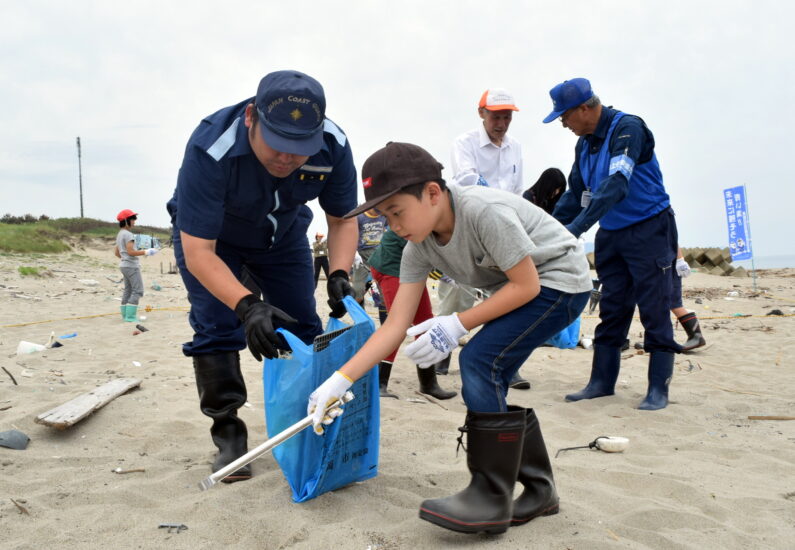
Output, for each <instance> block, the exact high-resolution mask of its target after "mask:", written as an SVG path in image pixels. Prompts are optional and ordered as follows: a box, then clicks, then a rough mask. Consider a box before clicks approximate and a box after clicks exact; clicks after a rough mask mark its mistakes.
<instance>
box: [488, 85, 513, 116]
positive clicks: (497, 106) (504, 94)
mask: <svg viewBox="0 0 795 550" xmlns="http://www.w3.org/2000/svg"><path fill="white" fill-rule="evenodd" d="M514 103H515V102H514V100H513V96H512V95H511V94H510V92H508V91H507V90H503V89H502V88H491V89H489V90H486V91H485V92H483V95H482V96H480V102H479V103H478V108H481V109H486V110H488V111H518V110H519V108H518V107H516V105H515V104H514Z"/></svg>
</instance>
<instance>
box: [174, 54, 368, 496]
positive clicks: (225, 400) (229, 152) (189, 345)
mask: <svg viewBox="0 0 795 550" xmlns="http://www.w3.org/2000/svg"><path fill="white" fill-rule="evenodd" d="M316 198H317V199H318V200H319V203H320V207H321V208H322V209H323V211H324V212H325V215H326V223H327V227H328V249H329V269H330V270H331V273H330V274H329V276H328V281H327V285H326V288H327V291H328V296H329V300H328V304H329V306H330V308H331V315H332V316H335V317H341V316H342V315H344V314H345V313H346V309H345V305H344V303H343V298H344V297H345V296H346V295H349V294H351V292H352V291H351V286H350V283H349V277H348V271H349V270H350V266H351V265H352V263H353V255H354V254H355V252H356V239H357V228H356V221H355V220H344V219H342V216H343V215H344V214H345V213H346V212H348V211H349V210H350V209H351V208H353V207H354V206H355V205H356V169H355V167H354V164H353V155H352V153H351V147H350V143H349V141H348V138H347V136H346V135H345V133H344V132H343V131H342V129H340V127H339V126H337V125H336V124H335V123H334V122H332V121H331V120H329V119H328V118H326V98H325V93H324V91H323V87H322V86H321V84H320V83H319V82H318V81H317V80H315V79H314V78H312V77H311V76H309V75H307V74H304V73H301V72H299V71H293V70H285V71H276V72H272V73H270V74H268V75H266V76H265V77H264V78H262V80H261V81H260V83H259V86H258V88H257V93H256V96H254V97H250V98H248V99H244V100H243V101H241V102H239V103H237V104H236V105H232V106H230V107H225V108H223V109H221V110H219V111H216V112H215V113H213V114H211V115H209V116H207V117H205V118H204V120H202V121H201V122H200V123H199V125H198V127H197V128H196V129H195V130H194V132H193V134H192V135H191V137H190V139H189V141H188V144H187V147H186V148H185V156H184V159H183V161H182V166H181V168H180V171H179V175H178V177H177V186H176V189H175V191H174V196H173V197H172V198H171V200H170V201H169V202H168V205H167V208H168V212H169V213H170V214H171V221H172V224H173V226H174V253H175V256H176V259H177V264H178V265H179V267H180V274H181V275H182V279H183V281H184V283H185V288H186V289H187V291H188V298H189V300H190V306H191V310H190V316H189V321H190V325H191V328H192V329H193V332H194V334H193V338H192V339H191V341H189V342H186V343H185V344H183V347H182V352H183V353H184V354H185V355H186V356H188V357H190V358H191V359H192V361H193V369H194V374H195V376H196V387H197V389H198V393H199V408H200V409H201V411H202V413H203V414H205V415H206V416H208V417H209V418H210V419H212V425H211V427H210V435H211V437H212V440H213V443H214V444H215V446H216V447H217V448H218V454H217V456H216V458H215V460H214V462H213V465H212V469H213V471H214V472H216V471H218V470H219V469H221V468H223V467H224V466H226V465H227V464H229V463H231V462H233V461H234V460H236V459H237V458H239V457H240V456H242V455H243V454H245V453H246V452H247V451H248V430H247V428H246V424H245V422H243V420H242V419H241V418H240V417H239V416H238V414H237V410H238V409H239V408H240V407H242V406H243V404H244V403H245V402H246V398H247V391H246V384H245V380H244V378H243V374H242V371H241V368H240V354H239V351H240V350H242V349H245V348H246V347H248V348H249V350H250V351H251V354H252V355H253V356H254V358H255V359H256V360H257V361H258V362H259V361H262V358H263V357H265V358H274V357H277V356H278V353H279V350H280V349H284V348H285V347H286V343H284V341H283V340H282V339H281V338H280V337H279V335H278V334H277V333H276V330H277V329H278V328H281V327H289V328H290V331H291V332H292V333H293V334H295V335H296V336H297V337H298V338H300V339H301V340H302V341H303V342H305V343H307V344H310V343H311V342H312V340H313V339H314V338H315V337H316V336H317V335H319V334H320V333H321V332H322V330H323V327H322V324H321V322H320V317H319V316H318V314H317V307H316V304H315V298H314V280H313V275H312V268H313V262H312V251H311V249H310V247H309V241H308V239H307V229H308V227H309V224H310V223H311V221H312V211H311V210H310V208H309V207H308V206H307V205H306V203H307V202H308V201H311V200H313V199H316ZM243 266H245V267H246V268H247V269H248V271H249V273H250V275H251V280H253V281H254V282H255V283H256V288H257V289H259V290H261V292H262V294H261V295H260V294H259V292H257V291H256V290H254V291H252V290H251V289H249V288H247V287H246V286H245V285H243V284H241V282H240V280H239V278H240V276H241V271H242V269H243ZM250 477H251V466H250V465H247V466H244V467H243V468H240V469H239V470H238V471H236V472H234V473H232V474H231V475H230V476H229V477H226V478H225V479H224V481H225V482H227V483H230V482H233V481H240V480H245V479H249V478H250Z"/></svg>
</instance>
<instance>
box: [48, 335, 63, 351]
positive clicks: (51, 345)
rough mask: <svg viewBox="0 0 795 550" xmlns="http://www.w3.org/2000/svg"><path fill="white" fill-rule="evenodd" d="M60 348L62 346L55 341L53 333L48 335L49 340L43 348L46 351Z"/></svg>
mask: <svg viewBox="0 0 795 550" xmlns="http://www.w3.org/2000/svg"><path fill="white" fill-rule="evenodd" d="M62 346H63V344H62V343H60V342H59V341H58V340H56V339H55V333H54V332H51V333H50V339H49V340H47V343H46V344H44V347H45V348H47V349H52V348H60V347H62Z"/></svg>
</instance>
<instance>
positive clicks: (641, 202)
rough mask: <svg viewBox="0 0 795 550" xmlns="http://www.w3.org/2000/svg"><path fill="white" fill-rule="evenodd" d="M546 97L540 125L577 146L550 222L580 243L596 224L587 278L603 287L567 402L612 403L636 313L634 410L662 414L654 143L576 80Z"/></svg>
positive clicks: (660, 213) (666, 230)
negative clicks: (640, 334) (607, 399)
mask: <svg viewBox="0 0 795 550" xmlns="http://www.w3.org/2000/svg"><path fill="white" fill-rule="evenodd" d="M549 95H550V96H551V97H552V103H553V110H552V112H551V113H550V114H549V116H547V117H546V118H545V119H544V123H548V122H552V121H553V120H555V119H557V118H560V120H561V122H562V123H563V127H564V128H568V129H570V130H571V131H572V132H574V134H575V135H577V136H579V138H580V139H579V140H578V141H577V146H576V148H575V153H574V154H575V160H574V165H573V166H572V169H571V174H569V188H568V190H567V191H566V192H565V193H564V194H563V196H562V197H561V199H560V201H559V202H558V204H557V206H556V207H555V211H554V213H553V216H554V217H555V218H557V219H558V220H559V221H560V222H561V223H562V224H564V225H565V226H566V227H567V228H568V229H569V231H571V232H572V233H573V234H574V236H575V237H579V236H580V235H581V234H582V233H584V232H585V231H587V230H588V229H589V228H590V227H591V226H592V225H593V224H594V223H596V222H597V221H598V222H599V227H600V228H599V231H598V232H597V234H596V243H595V256H596V272H597V274H598V276H599V280H600V281H601V282H602V285H603V287H602V300H601V303H600V308H599V319H600V323H599V326H597V327H596V334H595V337H594V355H593V364H592V367H591V379H590V381H589V382H588V385H587V386H586V387H585V388H584V389H583V390H581V391H579V392H577V393H573V394H570V395H567V396H566V401H579V400H580V399H592V398H594V397H602V396H605V395H613V393H614V392H615V384H616V379H617V378H618V371H619V364H620V361H621V345H622V344H623V343H624V339H625V338H626V335H627V332H628V331H629V326H630V323H631V322H632V315H633V313H634V311H635V306H636V305H637V306H638V310H639V311H640V320H641V323H642V324H643V328H644V343H643V347H644V349H645V350H646V352H647V353H649V372H648V379H649V387H648V393H647V395H646V397H645V399H644V400H643V402H642V403H641V404H640V406H639V407H638V408H640V409H643V410H656V409H662V408H664V407H666V406H667V405H668V385H669V383H670V380H671V376H672V374H673V365H674V353H677V352H679V351H680V350H681V347H680V346H679V345H678V344H677V343H676V342H675V341H674V337H673V329H672V327H671V320H670V314H669V308H670V305H669V296H670V294H671V285H672V273H673V269H674V263H675V260H676V251H677V231H676V221H675V219H674V213H673V211H672V210H671V206H670V200H669V198H668V194H667V193H666V192H665V188H664V187H663V178H662V173H661V172H660V166H659V164H658V163H657V157H656V156H655V154H654V136H653V135H652V133H651V131H650V130H649V129H648V128H647V127H646V124H645V123H644V122H643V120H642V119H641V118H639V117H637V116H634V115H629V114H626V113H622V112H621V111H617V110H615V109H612V108H610V107H604V106H602V104H601V102H600V101H599V98H598V97H597V96H596V95H594V93H593V91H592V90H591V84H590V82H588V80H586V79H584V78H574V79H572V80H567V81H565V82H562V83H561V84H558V85H557V86H555V87H554V88H552V90H550V92H549Z"/></svg>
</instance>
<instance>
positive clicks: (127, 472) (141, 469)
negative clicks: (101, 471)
mask: <svg viewBox="0 0 795 550" xmlns="http://www.w3.org/2000/svg"><path fill="white" fill-rule="evenodd" d="M145 471H146V468H131V469H129V470H124V469H122V468H114V469H112V470H111V472H113V473H114V474H132V473H135V472H145Z"/></svg>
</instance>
